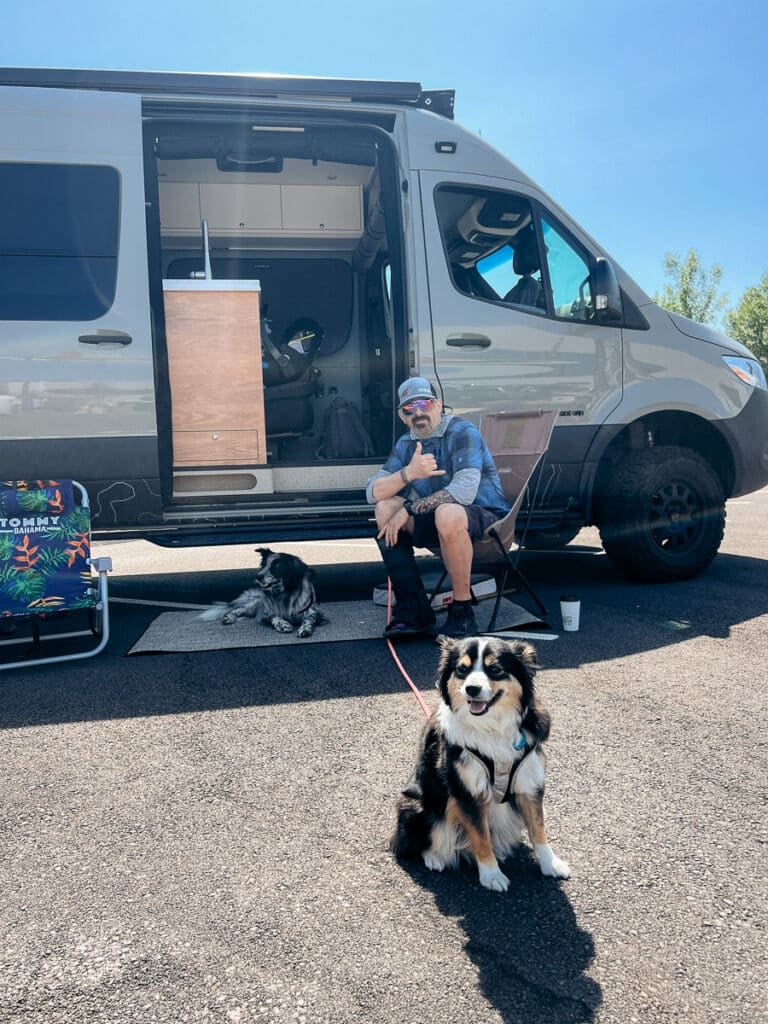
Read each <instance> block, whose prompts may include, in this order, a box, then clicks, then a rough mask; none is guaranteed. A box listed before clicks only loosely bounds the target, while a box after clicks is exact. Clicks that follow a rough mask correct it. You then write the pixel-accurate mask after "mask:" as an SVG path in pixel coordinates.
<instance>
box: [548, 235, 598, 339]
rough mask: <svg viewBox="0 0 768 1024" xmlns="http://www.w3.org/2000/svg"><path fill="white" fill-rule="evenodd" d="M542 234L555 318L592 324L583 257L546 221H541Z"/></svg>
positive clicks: (584, 257) (586, 265)
mask: <svg viewBox="0 0 768 1024" xmlns="http://www.w3.org/2000/svg"><path fill="white" fill-rule="evenodd" d="M541 232H542V236H543V238H544V249H545V252H546V260H547V269H548V271H549V283H550V286H551V288H552V304H553V306H554V311H555V316H558V317H565V318H567V319H569V320H591V319H592V315H593V309H594V307H593V303H592V293H591V291H590V286H589V262H588V258H587V256H586V254H582V253H581V252H580V251H578V250H577V249H576V247H575V245H574V244H573V243H572V242H570V241H569V240H568V239H566V237H565V235H564V234H563V233H562V232H561V231H559V230H558V228H556V227H555V226H554V224H552V223H550V222H549V221H548V220H547V218H546V217H542V218H541Z"/></svg>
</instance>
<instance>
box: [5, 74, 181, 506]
mask: <svg viewBox="0 0 768 1024" xmlns="http://www.w3.org/2000/svg"><path fill="white" fill-rule="evenodd" d="M143 180H144V179H143V167H142V144H141V103H140V98H139V97H138V96H131V95H125V94H109V93H105V92H95V91H94V92H85V91H82V92H81V91H75V90H65V89H34V88H11V87H5V88H0V205H1V206H2V213H1V214H0V220H1V221H2V225H3V229H2V232H0V428H1V429H2V437H3V472H4V474H5V476H6V477H9V478H21V479H25V478H35V479H37V478H47V479H55V478H56V477H57V476H60V477H74V478H76V479H78V480H80V481H81V482H82V483H83V484H84V485H85V486H86V487H87V488H88V490H89V493H90V496H91V505H92V508H93V513H94V515H93V518H94V520H95V522H96V524H97V525H98V526H117V525H123V524H125V525H127V524H130V523H135V522H137V521H139V520H140V519H143V520H144V521H145V522H149V521H150V520H151V518H153V517H154V516H158V517H159V515H160V512H161V509H160V506H159V486H158V476H159V474H158V459H157V428H156V422H155V401H154V383H153V358H152V335H151V329H150V312H149V299H148V291H147V252H146V230H145V210H144V184H143Z"/></svg>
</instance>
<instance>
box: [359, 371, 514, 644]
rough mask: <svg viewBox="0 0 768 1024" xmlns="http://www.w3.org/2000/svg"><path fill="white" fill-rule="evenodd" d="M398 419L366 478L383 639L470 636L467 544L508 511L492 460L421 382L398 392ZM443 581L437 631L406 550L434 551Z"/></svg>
mask: <svg viewBox="0 0 768 1024" xmlns="http://www.w3.org/2000/svg"><path fill="white" fill-rule="evenodd" d="M397 397H398V415H399V417H400V419H401V420H402V421H403V423H404V424H405V425H406V426H407V427H408V428H409V429H408V432H407V433H405V434H403V435H402V437H400V438H399V439H398V441H397V443H396V444H395V447H394V448H393V449H392V452H391V453H390V455H389V458H388V459H387V461H386V462H385V463H384V466H383V467H382V468H381V469H380V470H379V472H378V473H376V474H375V475H374V476H372V477H371V479H370V480H369V481H368V487H367V491H366V494H367V497H368V501H369V502H370V503H371V504H374V503H375V505H376V524H377V526H378V528H379V532H378V535H377V541H378V545H379V550H380V551H381V555H382V558H383V559H384V564H385V566H386V567H387V572H388V574H389V578H390V580H391V582H392V590H393V591H394V595H395V600H396V607H395V609H394V612H393V616H392V620H391V622H390V623H389V625H388V626H387V628H386V629H385V631H384V635H385V636H388V637H391V638H392V639H394V638H396V637H400V636H411V635H413V634H417V633H426V632H431V633H438V632H439V633H443V634H444V635H446V636H451V637H465V636H472V635H473V634H474V633H476V632H477V622H476V621H475V616H474V612H473V611H472V594H471V591H470V576H471V567H472V543H473V541H476V540H479V539H480V538H481V537H482V536H483V533H484V532H485V530H486V529H487V527H488V526H490V525H491V523H494V522H496V520H498V519H501V518H503V517H504V516H505V515H506V514H507V513H508V512H509V503H508V502H507V499H506V498H505V497H504V492H503V490H502V488H501V483H500V481H499V474H498V472H497V471H496V466H495V464H494V461H493V458H492V457H491V454H490V452H489V451H488V448H487V446H486V444H485V442H484V441H483V438H482V436H481V435H480V431H479V430H478V429H477V427H476V426H475V425H474V424H473V423H470V422H469V421H468V420H464V419H461V417H459V416H453V415H444V414H443V403H442V401H441V400H440V399H439V398H438V397H437V395H436V394H435V391H434V389H433V387H432V385H431V384H430V383H429V381H428V380H426V379H425V378H424V377H409V378H408V379H407V380H406V381H404V382H403V383H402V384H401V385H400V387H399V388H398V393H397ZM438 546H439V548H440V552H441V554H442V557H443V561H444V563H445V567H446V569H447V570H448V573H449V575H450V577H451V584H452V588H453V602H452V603H451V604H450V605H449V607H448V616H447V619H446V621H445V622H444V623H443V624H442V626H441V627H440V629H439V630H438V629H436V628H435V613H434V611H433V610H432V607H431V605H430V602H429V598H428V597H427V594H426V591H425V590H424V585H423V583H422V581H421V577H420V576H419V573H418V570H417V568H416V560H415V558H414V555H413V549H414V547H420V548H433V549H434V548H437V547H438Z"/></svg>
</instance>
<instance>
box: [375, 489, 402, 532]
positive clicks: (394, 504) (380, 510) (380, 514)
mask: <svg viewBox="0 0 768 1024" xmlns="http://www.w3.org/2000/svg"><path fill="white" fill-rule="evenodd" d="M404 501H405V499H404V498H400V497H397V496H395V497H394V498H383V499H382V500H381V501H377V502H376V506H375V509H374V514H375V516H376V524H377V526H379V527H382V526H384V525H385V524H386V523H388V522H389V520H390V519H391V518H392V516H393V515H394V514H395V512H397V510H398V509H399V508H402V507H403V503H404Z"/></svg>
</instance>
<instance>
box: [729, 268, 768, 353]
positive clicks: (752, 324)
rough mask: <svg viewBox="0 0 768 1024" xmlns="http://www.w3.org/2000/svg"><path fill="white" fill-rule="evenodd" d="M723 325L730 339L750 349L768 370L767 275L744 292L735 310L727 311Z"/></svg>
mask: <svg viewBox="0 0 768 1024" xmlns="http://www.w3.org/2000/svg"><path fill="white" fill-rule="evenodd" d="M725 325H726V329H727V331H728V333H729V334H730V336H731V337H732V338H735V339H736V340H737V341H740V342H741V343H742V345H746V346H747V348H749V349H751V350H752V351H753V352H754V353H755V355H756V356H757V358H758V359H759V360H760V362H761V363H762V364H763V366H764V367H765V368H766V370H768V273H766V274H763V276H762V277H761V278H760V284H758V285H752V286H751V287H750V288H747V290H746V291H745V292H744V294H743V295H742V297H741V301H740V302H739V304H738V306H736V308H735V309H729V310H728V312H727V314H726V317H725Z"/></svg>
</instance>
